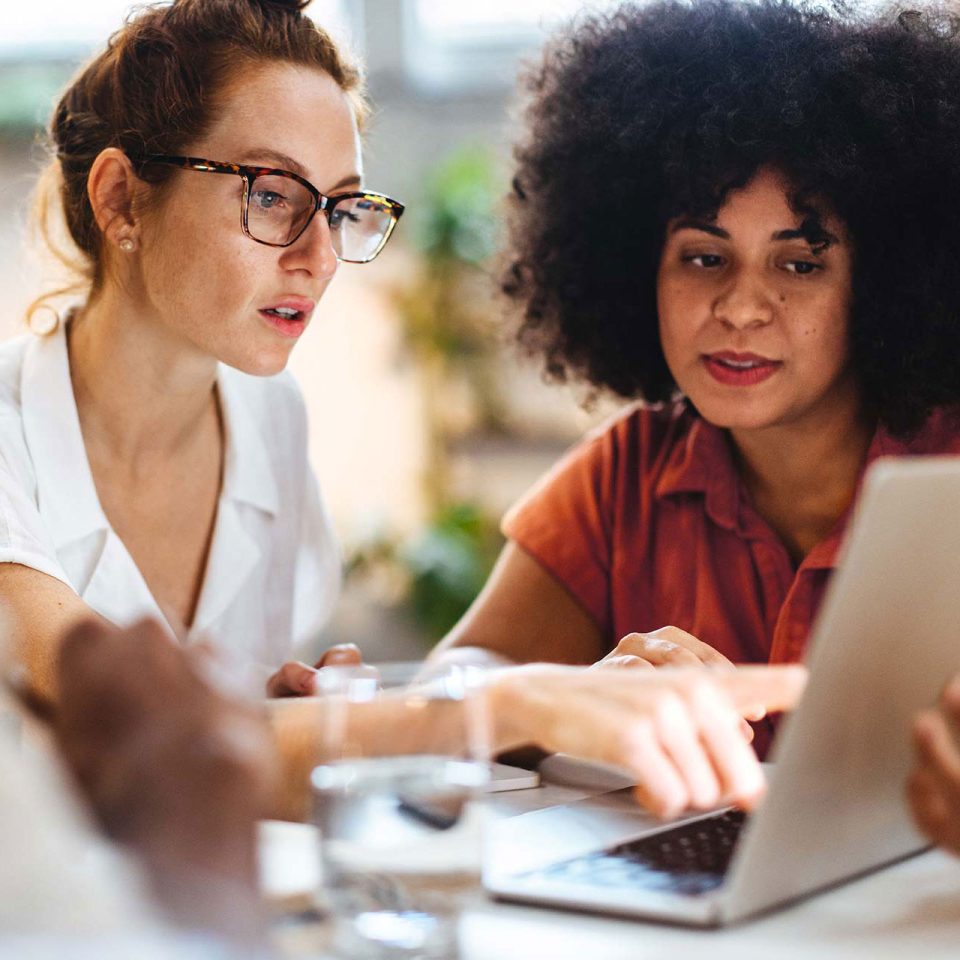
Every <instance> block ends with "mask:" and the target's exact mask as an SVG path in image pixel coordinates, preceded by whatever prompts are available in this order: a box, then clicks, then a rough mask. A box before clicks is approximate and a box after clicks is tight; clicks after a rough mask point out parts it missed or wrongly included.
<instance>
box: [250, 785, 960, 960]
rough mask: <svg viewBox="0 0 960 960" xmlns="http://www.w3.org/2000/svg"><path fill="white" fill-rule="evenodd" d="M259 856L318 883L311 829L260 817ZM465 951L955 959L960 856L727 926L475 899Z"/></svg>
mask: <svg viewBox="0 0 960 960" xmlns="http://www.w3.org/2000/svg"><path fill="white" fill-rule="evenodd" d="M591 792H595V791H590V790H587V789H571V788H567V787H560V786H554V785H550V786H546V787H541V788H538V789H536V790H524V791H517V792H515V793H505V794H501V795H499V796H497V797H495V798H494V802H493V809H494V814H495V815H496V816H497V817H504V816H509V815H515V814H519V813H524V812H527V811H531V810H536V809H541V808H543V807H547V806H552V805H554V804H558V803H566V802H570V801H573V800H577V799H580V798H582V797H584V796H587V795H589V793H591ZM261 851H262V857H261V863H262V873H263V882H264V887H265V891H266V893H267V895H268V897H270V898H272V899H274V900H282V899H283V898H284V897H290V898H291V899H290V900H289V901H288V902H290V903H296V897H297V894H301V893H302V892H303V891H304V890H308V889H310V887H311V885H315V884H316V882H317V880H318V877H319V873H318V867H317V859H316V855H317V854H316V851H317V836H316V832H315V830H314V828H312V827H310V826H305V825H302V824H281V823H273V822H271V823H267V824H265V825H264V826H263V833H262V842H261ZM278 940H279V942H280V944H281V948H282V949H283V950H284V952H286V953H287V954H289V955H291V956H303V955H307V954H313V955H316V951H317V950H318V949H320V948H322V945H323V943H324V940H325V936H324V931H323V927H322V925H320V924H292V923H291V924H289V925H286V926H282V927H281V928H280V933H279V936H278ZM462 942H463V955H462V958H461V960H510V958H514V957H530V958H544V960H652V958H661V957H662V958H666V960H697V958H699V957H703V958H705V960H706V958H709V960H734V958H735V960H749V958H753V957H757V958H761V957H762V958H764V960H792V958H794V957H797V958H801V957H802V958H808V960H812V958H817V960H821V958H831V957H842V958H863V960H886V958H890V960H937V958H941V957H942V958H947V957H950V958H952V960H956V958H960V861H957V860H956V859H954V858H952V857H949V856H947V855H945V854H943V853H940V852H936V851H934V852H929V853H925V854H922V855H921V856H918V857H914V858H911V859H909V860H906V861H904V862H902V863H899V864H897V865H895V866H893V867H888V868H886V869H884V870H881V871H879V872H877V873H874V874H871V875H870V876H867V877H864V878H861V879H859V880H857V881H854V882H852V883H848V884H845V885H843V886H841V887H838V888H836V889H834V890H831V891H829V892H827V893H823V894H820V895H819V896H815V897H812V898H810V899H808V900H805V901H803V902H801V903H798V904H795V905H793V906H790V907H787V908H785V909H783V910H779V911H777V912H776V913H772V914H769V915H767V916H764V917H761V918H759V919H757V920H753V921H750V922H747V923H744V924H742V925H740V926H737V927H733V928H729V929H726V930H694V929H685V928H681V927H672V926H668V925H665V924H658V923H648V922H643V921H637V920H618V919H614V918H607V917H597V916H590V915H587V914H581V913H573V912H567V911H559V910H548V909H541V908H536V907H525V906H515V905H511V904H505V903H496V902H492V901H489V900H483V899H481V898H478V900H477V902H476V904H475V905H474V906H473V907H472V908H471V909H469V910H468V911H467V913H466V915H465V916H464V920H463V927H462Z"/></svg>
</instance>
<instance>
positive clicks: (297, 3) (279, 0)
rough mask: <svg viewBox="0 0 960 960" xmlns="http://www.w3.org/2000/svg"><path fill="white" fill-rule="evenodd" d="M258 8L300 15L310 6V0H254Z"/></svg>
mask: <svg viewBox="0 0 960 960" xmlns="http://www.w3.org/2000/svg"><path fill="white" fill-rule="evenodd" d="M253 2H254V3H255V4H256V5H257V6H261V7H265V8H266V9H268V10H270V9H271V8H272V9H280V10H288V11H289V12H290V13H300V12H301V11H302V10H303V9H305V8H306V7H308V6H309V5H310V0H253Z"/></svg>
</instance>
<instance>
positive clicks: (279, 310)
mask: <svg viewBox="0 0 960 960" xmlns="http://www.w3.org/2000/svg"><path fill="white" fill-rule="evenodd" d="M315 306H316V302H315V301H314V300H309V299H307V298H306V297H296V296H286V297H281V298H280V299H279V300H278V301H277V302H276V303H272V304H270V306H268V307H261V308H260V311H259V312H260V316H261V317H263V319H264V320H266V321H267V323H269V324H270V326H271V327H273V328H274V330H276V331H277V332H278V333H279V334H281V335H282V336H284V337H299V336H300V334H301V333H303V331H304V330H305V329H306V327H307V323H309V321H310V315H311V314H312V313H313V308H314V307H315Z"/></svg>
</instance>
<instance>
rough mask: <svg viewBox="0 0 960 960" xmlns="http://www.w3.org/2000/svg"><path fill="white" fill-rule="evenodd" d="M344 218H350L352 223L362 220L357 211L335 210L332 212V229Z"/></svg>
mask: <svg viewBox="0 0 960 960" xmlns="http://www.w3.org/2000/svg"><path fill="white" fill-rule="evenodd" d="M344 220H348V221H349V222H350V223H359V222H360V218H359V217H358V216H357V215H356V214H355V213H350V211H349V210H334V211H333V213H331V214H330V229H331V230H336V229H337V227H339V226H340V225H341V224H342V223H343V221H344Z"/></svg>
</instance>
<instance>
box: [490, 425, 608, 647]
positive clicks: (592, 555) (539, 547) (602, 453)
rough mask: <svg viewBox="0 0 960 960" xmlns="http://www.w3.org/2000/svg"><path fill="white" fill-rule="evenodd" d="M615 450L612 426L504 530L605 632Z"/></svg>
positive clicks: (552, 476)
mask: <svg viewBox="0 0 960 960" xmlns="http://www.w3.org/2000/svg"><path fill="white" fill-rule="evenodd" d="M615 455H616V451H615V447H614V438H613V434H612V432H611V431H610V430H604V431H603V432H602V433H599V434H597V435H596V436H593V437H590V438H588V439H586V440H584V441H583V442H582V443H580V444H578V445H577V446H576V447H574V448H573V449H572V450H571V451H570V452H569V453H568V454H567V455H566V456H565V457H564V458H563V459H562V460H561V461H560V462H559V463H558V464H557V465H556V466H555V467H554V468H553V469H552V470H550V471H549V472H548V473H547V474H546V475H545V476H544V477H543V478H542V479H541V480H540V481H539V482H538V483H537V484H536V485H535V486H534V487H533V489H532V490H531V491H530V492H529V493H527V494H526V496H524V497H523V498H522V499H521V500H520V501H519V502H518V503H517V504H515V505H514V506H513V507H512V508H511V509H510V510H509V511H508V513H507V514H506V516H505V517H504V519H503V524H502V530H503V533H504V535H505V536H506V537H507V538H508V539H510V540H512V541H513V542H514V543H516V544H517V546H518V547H520V548H521V549H522V550H523V551H524V552H526V553H528V554H529V555H530V556H531V557H533V558H534V559H535V560H536V561H537V562H538V563H539V564H540V565H541V566H542V567H543V568H544V569H545V570H547V572H548V573H550V574H551V576H553V577H554V578H555V579H556V580H557V581H559V582H560V584H561V585H562V586H563V587H564V588H565V589H566V590H567V591H568V592H569V593H570V594H571V596H573V598H574V599H575V600H576V601H577V602H578V603H579V604H580V606H582V607H583V609H584V610H585V611H586V612H587V613H588V614H589V615H590V617H591V618H592V619H593V620H594V622H595V623H596V624H597V626H598V627H599V628H600V630H601V631H602V632H604V633H606V632H608V630H609V626H610V607H611V603H610V570H611V566H612V562H611V550H612V541H613V532H612V504H613V502H614V497H615V490H614V489H613V488H614V481H613V477H614V459H615Z"/></svg>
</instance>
